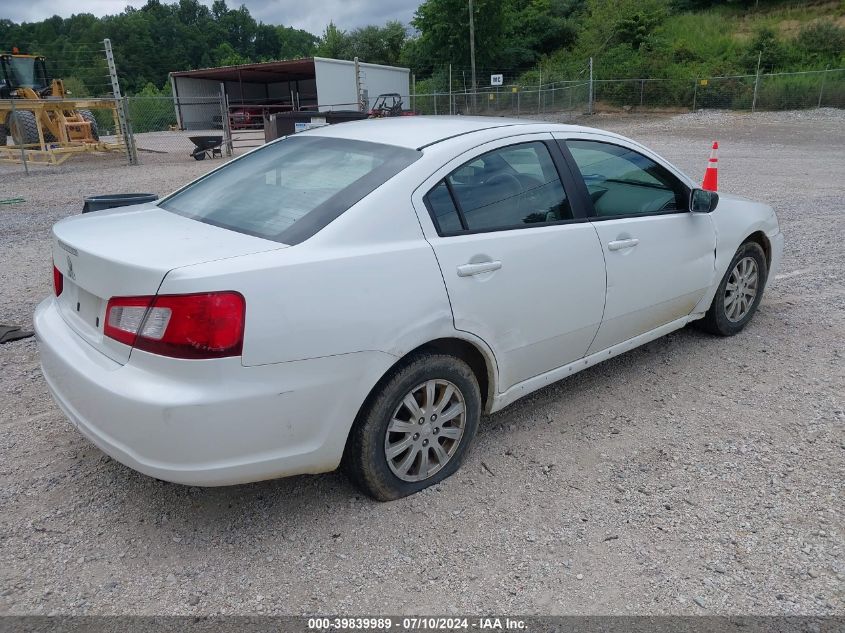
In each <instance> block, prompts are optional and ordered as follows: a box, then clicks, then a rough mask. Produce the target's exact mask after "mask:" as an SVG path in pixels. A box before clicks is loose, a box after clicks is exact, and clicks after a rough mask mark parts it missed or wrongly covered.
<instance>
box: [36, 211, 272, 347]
mask: <svg viewBox="0 0 845 633" xmlns="http://www.w3.org/2000/svg"><path fill="white" fill-rule="evenodd" d="M279 248H286V246H285V245H284V244H279V243H278V242H271V241H269V240H265V239H262V238H259V237H253V236H251V235H244V234H242V233H236V232H235V231H229V230H227V229H223V228H219V227H216V226H212V225H210V224H205V223H203V222H198V221H196V220H191V219H189V218H185V217H183V216H180V215H176V214H175V213H170V212H169V211H165V210H164V209H160V208H159V207H158V206H157V205H155V204H145V205H137V206H133V207H122V208H119V209H110V210H108V211H101V212H97V213H91V214H86V215H81V216H74V217H72V218H67V219H65V220H62V221H60V222H58V223H57V224H56V225H55V226H54V227H53V245H52V249H53V263H54V265H55V266H56V268H58V269H59V271H60V272H61V273H62V275H63V276H64V280H63V281H64V288H63V291H62V294H61V295H60V296H59V297H58V298H57V303H58V306H59V311H60V313H61V315H62V317H63V318H64V320H65V322H66V323H67V324H68V326H69V327H70V328H71V329H73V330H74V331H75V332H76V333H77V334H79V335H80V336H81V337H82V338H84V339H85V340H86V341H88V343H90V344H91V345H92V346H93V347H95V348H96V349H98V350H99V351H101V352H102V353H103V354H105V355H106V356H108V357H109V358H111V359H112V360H115V361H117V362H119V363H125V362H126V361H127V360H128V359H129V353H130V352H131V348H130V347H129V346H128V345H124V344H123V343H120V342H118V341H115V340H113V339H111V338H108V337H106V336H104V335H103V325H104V323H105V319H106V306H107V304H108V301H109V299H110V298H111V297H126V296H146V295H155V294H156V293H157V292H158V289H159V286H161V282H162V280H163V279H164V277H165V275H166V274H167V273H168V272H169V271H171V270H173V269H174V268H180V267H182V266H190V265H193V264H200V263H203V262H209V261H213V260H218V259H227V258H230V257H238V256H241V255H249V254H251V253H258V252H262V251H269V250H276V249H279ZM220 290H236V288H221V289H220Z"/></svg>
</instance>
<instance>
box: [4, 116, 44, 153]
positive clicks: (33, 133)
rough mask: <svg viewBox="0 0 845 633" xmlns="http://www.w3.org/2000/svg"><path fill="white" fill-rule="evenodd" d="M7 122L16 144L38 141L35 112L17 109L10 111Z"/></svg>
mask: <svg viewBox="0 0 845 633" xmlns="http://www.w3.org/2000/svg"><path fill="white" fill-rule="evenodd" d="M7 123H8V128H9V132H10V133H11V135H12V141H13V142H14V143H15V145H31V144H33V143H38V125H37V124H36V122H35V114H34V113H32V112H29V111H28V110H15V111H14V112H10V113H9V118H8V121H7ZM44 140H45V141H46V140H47V139H46V138H45V139H44Z"/></svg>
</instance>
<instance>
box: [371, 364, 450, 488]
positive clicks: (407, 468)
mask: <svg viewBox="0 0 845 633" xmlns="http://www.w3.org/2000/svg"><path fill="white" fill-rule="evenodd" d="M465 426H466V403H465V402H464V396H463V394H462V393H461V391H460V389H458V387H457V386H455V385H454V384H453V383H451V382H449V381H448V380H439V379H435V380H428V381H426V382H424V383H422V384H421V385H417V386H416V387H414V388H413V389H412V390H411V391H410V392H409V393H408V394H406V395H405V397H404V398H403V399H402V402H400V403H399V405H398V406H397V407H396V409H395V410H394V412H393V416H392V417H391V419H390V423H389V424H388V426H387V433H386V434H385V437H384V455H385V457H386V458H387V464H388V466H389V467H390V470H391V471H392V472H393V474H394V475H396V476H397V477H398V478H399V479H402V480H403V481H423V480H425V479H428V478H429V477H431V476H432V475H434V474H435V473H437V472H438V471H439V470H440V469H442V468H443V467H444V466H445V465H446V464H447V463H448V462H449V460H450V459H452V457H453V456H454V455H455V452H456V451H457V450H458V446H459V445H460V443H461V438H462V437H463V434H464V428H465Z"/></svg>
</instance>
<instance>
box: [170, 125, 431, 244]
mask: <svg viewBox="0 0 845 633" xmlns="http://www.w3.org/2000/svg"><path fill="white" fill-rule="evenodd" d="M420 156H421V154H420V152H418V151H416V150H411V149H405V148H402V147H395V146H392V145H381V144H378V143H366V142H362V141H352V140H348V139H336V138H328V137H321V136H308V135H303V136H294V137H289V138H286V139H283V140H281V141H278V142H276V143H271V144H270V145H266V146H264V147H262V148H261V149H259V150H257V151H255V152H253V153H251V154H248V155H247V156H244V157H243V158H240V159H238V160H235V161H232V162H231V163H229V164H228V165H226V166H225V167H223V168H222V169H220V170H218V171H216V172H213V173H211V174H209V175H208V176H206V177H205V178H203V179H202V180H198V181H197V182H195V183H194V184H192V185H190V186H188V187H187V188H186V189H183V190H182V191H179V192H177V193H175V194H174V195H172V196H170V197H169V198H166V199H165V200H164V201H162V203H161V204H160V206H161V207H162V208H164V209H167V210H168V211H172V212H174V213H178V214H180V215H184V216H187V217H189V218H192V219H195V220H199V221H201V222H207V223H209V224H214V225H216V226H221V227H223V228H227V229H232V230H233V231H238V232H240V233H247V234H249V235H256V236H258V237H263V238H266V239H271V240H276V241H279V242H283V243H286V244H297V243H299V242H301V241H303V240H305V239H308V238H309V237H311V236H312V235H314V234H315V233H316V232H317V231H319V230H320V229H322V228H323V227H324V226H326V225H327V224H328V223H329V222H331V221H332V220H334V219H335V218H336V217H338V216H339V215H340V214H341V213H343V212H344V211H346V210H347V209H348V208H349V207H351V206H352V205H353V204H355V203H356V202H358V201H359V200H360V199H361V198H363V197H364V196H366V195H367V194H369V193H370V192H372V191H373V190H374V189H376V187H378V186H379V185H381V184H383V183H384V182H386V181H387V180H388V179H390V178H392V177H393V176H395V175H396V174H397V173H399V172H400V171H401V170H402V169H404V168H405V167H407V166H408V165H410V164H411V163H413V162H414V161H415V160H417V158H419V157H420Z"/></svg>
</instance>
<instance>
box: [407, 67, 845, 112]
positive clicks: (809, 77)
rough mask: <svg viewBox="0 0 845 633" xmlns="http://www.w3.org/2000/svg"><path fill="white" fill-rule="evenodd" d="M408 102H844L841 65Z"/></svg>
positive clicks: (458, 108) (568, 84)
mask: <svg viewBox="0 0 845 633" xmlns="http://www.w3.org/2000/svg"><path fill="white" fill-rule="evenodd" d="M409 103H410V107H411V109H412V110H414V111H415V112H417V113H419V114H435V115H440V114H480V115H493V116H516V117H520V116H530V115H532V114H543V113H558V114H560V115H561V119H565V118H566V117H567V116H568V117H574V116H580V115H583V114H591V113H594V112H608V111H639V112H655V113H659V112H686V111H690V110H701V109H722V110H738V111H743V110H745V111H759V110H798V109H805V108H823V107H829V108H845V69H842V68H838V69H830V70H820V71H808V72H796V73H769V74H760V75H734V76H726V77H708V78H696V79H686V78H679V79H645V78H643V79H595V80H593V81H590V80H589V79H587V80H580V81H560V82H556V83H553V84H546V85H543V86H542V87H541V86H521V85H518V84H511V85H508V86H502V87H500V88H485V89H480V90H478V91H476V92H475V93H473V92H471V91H460V92H452V93H448V92H437V93H432V94H412V95H410V97H409Z"/></svg>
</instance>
